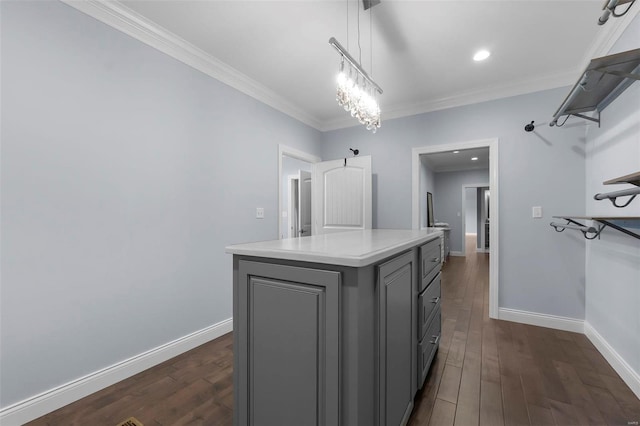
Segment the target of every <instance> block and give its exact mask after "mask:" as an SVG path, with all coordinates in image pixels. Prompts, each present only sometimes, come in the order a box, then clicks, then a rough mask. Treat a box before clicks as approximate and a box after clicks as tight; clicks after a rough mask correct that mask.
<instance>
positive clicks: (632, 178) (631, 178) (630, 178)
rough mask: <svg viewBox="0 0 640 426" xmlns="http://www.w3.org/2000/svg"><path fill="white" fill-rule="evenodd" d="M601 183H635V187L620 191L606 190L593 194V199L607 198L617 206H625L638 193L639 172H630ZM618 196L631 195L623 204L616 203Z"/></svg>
mask: <svg viewBox="0 0 640 426" xmlns="http://www.w3.org/2000/svg"><path fill="white" fill-rule="evenodd" d="M603 183H604V184H605V185H614V184H619V183H630V184H632V185H636V187H635V188H629V189H623V190H621V191H613V192H606V193H604V194H596V195H594V196H593V199H594V200H609V201H611V204H613V205H614V206H616V207H619V208H622V207H627V206H628V205H629V203H630V202H632V201H633V199H634V198H636V196H637V195H638V194H640V172H637V173H632V174H630V175H626V176H621V177H619V178H615V179H610V180H608V181H606V182H603ZM618 197H631V198H629V199H628V200H627V202H626V203H624V204H618V203H617V202H616V200H617V198H618Z"/></svg>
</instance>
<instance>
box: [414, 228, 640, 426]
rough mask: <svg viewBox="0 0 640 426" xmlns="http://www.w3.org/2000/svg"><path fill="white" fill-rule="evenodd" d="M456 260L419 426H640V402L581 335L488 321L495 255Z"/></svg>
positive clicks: (420, 401)
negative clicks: (439, 343)
mask: <svg viewBox="0 0 640 426" xmlns="http://www.w3.org/2000/svg"><path fill="white" fill-rule="evenodd" d="M474 242H475V237H467V256H466V257H451V258H450V260H449V262H447V263H446V264H445V266H444V268H443V274H442V326H443V332H442V340H441V342H442V343H441V346H440V349H439V351H438V354H437V356H436V359H435V361H434V364H433V366H432V368H431V371H430V373H429V376H428V377H427V382H426V383H425V386H424V388H423V389H422V390H421V391H420V392H418V394H417V395H416V398H415V408H414V411H413V413H412V415H411V418H410V420H409V424H410V425H412V426H417V425H434V426H436V425H437V426H443V425H461V426H468V425H490V426H494V425H495V426H497V425H532V426H533V425H558V426H565V425H637V424H638V422H639V421H640V400H638V398H637V397H636V396H635V395H634V394H633V393H632V392H631V390H630V389H629V388H628V387H627V386H626V385H625V384H624V382H622V380H621V379H620V377H619V376H618V375H617V374H616V372H615V371H614V370H613V369H612V368H611V366H610V365H609V364H608V363H607V362H606V360H605V359H604V358H603V357H602V355H600V353H599V352H598V351H597V350H596V349H595V347H594V346H593V345H592V344H591V342H590V341H589V340H588V339H587V338H586V337H585V336H584V335H582V334H577V333H569V332H565V331H558V330H552V329H548V328H542V327H534V326H529V325H524V324H517V323H512V322H507V321H499V320H493V319H490V318H489V315H488V310H489V301H488V297H489V292H488V288H489V256H488V254H483V253H475V249H474Z"/></svg>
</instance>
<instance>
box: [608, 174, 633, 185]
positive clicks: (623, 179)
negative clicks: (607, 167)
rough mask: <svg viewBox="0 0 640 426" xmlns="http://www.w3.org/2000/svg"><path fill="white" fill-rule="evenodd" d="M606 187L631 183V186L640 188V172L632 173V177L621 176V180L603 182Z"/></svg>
mask: <svg viewBox="0 0 640 426" xmlns="http://www.w3.org/2000/svg"><path fill="white" fill-rule="evenodd" d="M602 183H603V184H605V185H617V184H620V183H630V184H631V185H635V186H640V172H636V173H631V174H630V175H626V176H620V177H619V178H615V179H609V180H607V181H604V182H602Z"/></svg>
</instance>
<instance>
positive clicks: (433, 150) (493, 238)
mask: <svg viewBox="0 0 640 426" xmlns="http://www.w3.org/2000/svg"><path fill="white" fill-rule="evenodd" d="M483 147H484V148H489V191H490V197H489V198H488V201H489V211H490V214H491V226H490V227H489V240H490V242H491V244H490V246H489V253H490V262H489V316H490V317H491V318H498V316H499V311H498V308H499V303H498V301H499V297H498V292H499V282H498V278H499V276H498V271H499V258H500V256H499V249H500V246H499V242H500V239H499V229H500V226H499V209H498V206H499V187H498V182H499V180H498V158H499V157H498V139H497V138H493V139H483V140H477V141H470V142H459V143H450V144H443V145H433V146H423V147H415V148H413V149H412V152H411V173H412V179H411V180H412V184H411V193H412V194H411V195H412V196H411V204H412V205H411V219H412V220H411V222H412V228H413V229H420V228H421V223H420V221H421V217H423V216H422V215H421V211H422V209H421V199H422V198H421V193H422V192H425V191H424V188H422V186H424V185H422V186H421V185H420V183H421V179H422V180H423V181H424V177H422V176H421V174H422V170H421V156H423V155H424V154H437V153H446V152H453V151H463V150H469V149H474V148H483ZM458 188H460V187H458ZM463 198H464V197H463ZM458 200H459V198H458ZM437 202H438V201H437V200H436V210H437V209H438V205H437ZM461 213H462V212H460V216H462V214H461ZM437 214H438V212H437V211H436V215H437Z"/></svg>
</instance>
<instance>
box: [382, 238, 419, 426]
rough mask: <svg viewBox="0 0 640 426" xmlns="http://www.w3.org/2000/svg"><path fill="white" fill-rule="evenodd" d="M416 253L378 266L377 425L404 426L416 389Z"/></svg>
mask: <svg viewBox="0 0 640 426" xmlns="http://www.w3.org/2000/svg"><path fill="white" fill-rule="evenodd" d="M416 273H417V265H416V254H415V251H411V252H408V253H405V254H403V255H400V256H398V257H396V258H394V259H393V260H391V261H389V262H387V263H385V264H383V265H380V266H379V267H378V289H379V292H380V293H379V295H380V299H379V314H380V315H379V339H380V353H379V356H380V358H379V360H380V364H379V383H380V390H379V392H380V393H379V395H380V401H379V408H380V417H379V418H380V425H387V426H396V425H400V424H405V423H406V421H407V420H408V418H409V415H410V414H411V410H412V409H413V395H414V393H415V386H416V380H415V377H416V374H415V365H416V358H415V357H416V351H415V348H416V344H417V338H416V322H417V320H416V307H415V306H416V294H415V291H414V289H416V288H417V283H416V278H417V276H416Z"/></svg>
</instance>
